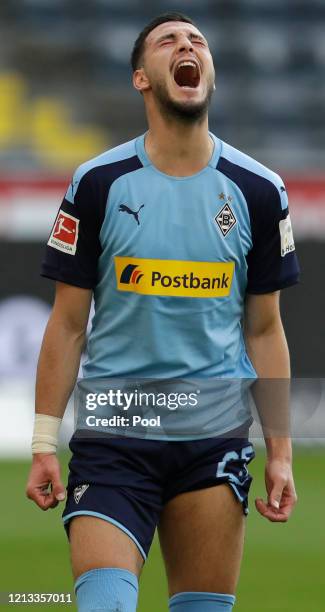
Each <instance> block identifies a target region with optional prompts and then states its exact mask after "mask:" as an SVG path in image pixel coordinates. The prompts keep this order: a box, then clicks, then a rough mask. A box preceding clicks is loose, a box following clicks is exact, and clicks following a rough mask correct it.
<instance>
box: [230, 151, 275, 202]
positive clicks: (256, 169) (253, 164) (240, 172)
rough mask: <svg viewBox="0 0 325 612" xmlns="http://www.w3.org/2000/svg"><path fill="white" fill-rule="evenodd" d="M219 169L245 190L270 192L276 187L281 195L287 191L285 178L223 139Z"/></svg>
mask: <svg viewBox="0 0 325 612" xmlns="http://www.w3.org/2000/svg"><path fill="white" fill-rule="evenodd" d="M218 169H219V170H220V171H221V172H223V173H224V174H226V175H227V176H228V177H229V178H231V179H232V180H233V181H234V182H236V183H237V184H239V186H240V187H241V188H242V189H244V190H245V191H251V189H252V188H253V189H254V191H255V193H256V192H259V193H260V192H261V191H263V192H269V191H273V190H274V188H275V189H276V191H277V192H278V194H279V195H280V198H281V196H282V194H283V193H285V187H284V184H283V179H282V178H281V176H280V175H279V174H277V173H276V172H274V171H273V170H271V169H270V168H268V167H267V166H264V164H261V163H260V162H259V161H257V160H256V159H254V158H253V157H251V156H250V155H247V154H246V153H244V152H243V151H240V150H239V149H236V148H235V147H233V146H231V145H230V144H228V143H226V142H224V141H222V142H221V152H220V158H219V163H218Z"/></svg>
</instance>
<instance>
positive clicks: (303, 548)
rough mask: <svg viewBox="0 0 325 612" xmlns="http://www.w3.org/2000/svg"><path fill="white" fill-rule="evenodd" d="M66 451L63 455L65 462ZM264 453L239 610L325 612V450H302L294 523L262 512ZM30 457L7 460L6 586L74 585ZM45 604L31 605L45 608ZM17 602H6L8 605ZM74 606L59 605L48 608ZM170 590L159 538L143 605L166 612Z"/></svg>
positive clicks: (1, 511)
mask: <svg viewBox="0 0 325 612" xmlns="http://www.w3.org/2000/svg"><path fill="white" fill-rule="evenodd" d="M67 460H68V458H67V455H65V456H63V457H62V463H63V464H65V465H66V463H67ZM263 462H264V457H263V453H262V451H258V453H257V458H256V459H255V460H254V461H253V462H252V463H251V464H250V471H251V473H252V474H253V476H254V483H253V485H252V489H251V497H250V509H251V510H250V515H249V517H248V521H247V536H246V547H245V555H244V561H243V565H242V573H241V579H240V583H239V589H238V593H237V596H238V604H237V605H236V606H235V610H236V612H268V611H270V612H275V611H279V612H305V611H306V610H309V611H310V612H322V611H323V610H324V601H325V592H324V570H323V567H324V550H325V536H324V507H325V489H324V473H325V451H322V450H316V449H315V450H307V449H306V450H299V451H298V450H296V453H295V476H296V485H297V491H298V496H299V503H298V506H297V507H296V510H295V512H294V514H293V516H292V518H291V520H290V521H289V523H287V524H278V525H274V524H271V523H269V522H267V521H266V520H265V519H263V518H262V517H260V516H259V515H258V514H257V512H256V511H255V507H254V503H253V499H254V498H255V497H256V496H262V495H264V485H263V469H264V464H263ZM28 469H29V466H28V463H26V462H20V461H16V462H14V461H10V462H0V477H1V492H2V495H1V505H0V519H1V520H0V542H1V544H0V555H1V571H0V591H2V592H3V591H13V592H43V593H44V592H46V593H49V592H56V593H62V592H69V591H70V592H71V591H72V579H71V573H70V566H69V556H68V546H67V541H66V536H65V534H64V531H63V528H62V527H61V522H60V513H61V507H62V504H61V507H60V509H59V510H58V509H56V510H52V511H48V512H46V513H43V512H41V511H40V510H38V509H37V508H36V507H35V506H34V505H33V504H32V503H31V502H29V501H28V500H27V499H25V497H24V489H25V481H26V477H27V473H28ZM41 607H43V606H28V610H40V609H41ZM9 608H10V609H12V608H13V606H9V605H7V606H4V607H2V609H8V610H9ZM65 608H67V609H70V610H75V609H76V608H75V606H64V605H62V606H58V605H52V606H51V607H50V608H49V610H53V611H54V610H63V609H65ZM167 609H168V608H167V589H166V582H165V578H164V573H163V566H162V562H161V558H160V554H159V548H158V543H157V541H155V542H154V544H153V546H152V550H151V553H150V556H149V560H148V562H147V564H146V567H145V569H144V572H143V575H142V578H141V586H140V601H139V607H138V610H139V612H166V611H167Z"/></svg>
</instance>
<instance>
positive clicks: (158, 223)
mask: <svg viewBox="0 0 325 612" xmlns="http://www.w3.org/2000/svg"><path fill="white" fill-rule="evenodd" d="M101 242H102V247H103V249H104V250H105V251H106V252H108V253H110V254H111V255H112V256H114V255H121V256H129V257H147V258H159V259H188V260H192V261H211V260H212V261H216V260H221V261H224V260H237V261H238V260H239V259H241V258H244V257H245V255H246V254H247V252H248V250H249V248H250V245H251V237H250V224H249V218H248V213H247V207H246V206H245V203H244V202H243V201H242V200H241V195H240V193H237V192H236V191H235V190H234V188H232V187H231V185H230V184H229V182H228V181H222V180H220V181H217V180H214V181H212V182H211V181H210V182H209V181H206V180H205V181H204V180H203V179H202V180H201V181H200V180H197V181H170V182H169V181H165V182H163V183H161V182H160V183H159V184H158V183H155V181H151V182H150V183H149V182H148V183H144V184H141V185H140V186H139V185H133V184H132V183H131V182H127V181H125V182H124V183H123V184H122V185H119V189H115V190H114V191H112V193H111V194H110V197H109V200H108V203H107V211H106V216H105V220H104V223H103V227H102V231H101Z"/></svg>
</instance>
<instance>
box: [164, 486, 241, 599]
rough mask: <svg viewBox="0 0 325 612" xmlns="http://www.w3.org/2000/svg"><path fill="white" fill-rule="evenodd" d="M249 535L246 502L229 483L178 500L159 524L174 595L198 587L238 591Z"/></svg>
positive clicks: (173, 501) (170, 592) (230, 593)
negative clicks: (246, 527)
mask: <svg viewBox="0 0 325 612" xmlns="http://www.w3.org/2000/svg"><path fill="white" fill-rule="evenodd" d="M244 533H245V516H244V514H243V510H242V506H241V503H240V502H239V501H237V499H236V498H235V496H234V494H233V492H232V491H231V489H230V487H229V485H227V484H223V485H218V486H216V487H211V488H208V489H203V490H199V491H193V492H189V493H184V494H182V495H178V496H177V497H175V498H173V499H172V500H171V501H170V502H169V503H168V504H167V505H166V506H165V508H164V511H163V514H162V517H161V522H160V526H159V537H160V543H161V548H162V552H163V556H164V561H165V565H166V572H167V577H168V585H169V594H170V596H172V595H175V594H176V593H186V592H193V591H197V592H208V593H226V594H229V595H234V594H235V591H236V586H237V582H238V578H239V571H240V564H241V559H242V552H243V543H244Z"/></svg>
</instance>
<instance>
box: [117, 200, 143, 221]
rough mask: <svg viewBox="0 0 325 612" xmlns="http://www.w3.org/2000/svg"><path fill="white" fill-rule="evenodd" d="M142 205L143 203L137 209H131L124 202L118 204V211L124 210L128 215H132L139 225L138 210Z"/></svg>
mask: <svg viewBox="0 0 325 612" xmlns="http://www.w3.org/2000/svg"><path fill="white" fill-rule="evenodd" d="M143 207H144V204H141V206H140V208H139V209H138V210H131V208H129V207H128V206H127V205H126V204H120V207H119V211H120V212H126V213H128V215H133V216H134V218H135V220H136V222H137V224H138V225H140V221H139V212H140V210H141V208H143Z"/></svg>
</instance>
